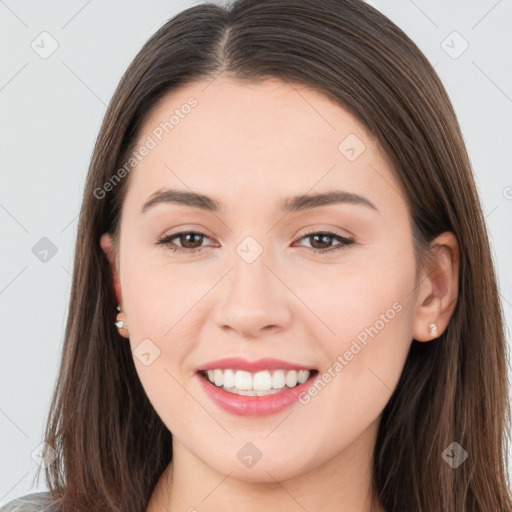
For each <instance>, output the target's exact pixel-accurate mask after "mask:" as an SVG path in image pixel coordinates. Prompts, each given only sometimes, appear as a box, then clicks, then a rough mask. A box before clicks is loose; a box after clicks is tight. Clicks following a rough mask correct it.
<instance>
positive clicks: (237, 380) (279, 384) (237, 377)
mask: <svg viewBox="0 0 512 512" xmlns="http://www.w3.org/2000/svg"><path fill="white" fill-rule="evenodd" d="M308 378H309V371H308V370H299V371H297V370H289V371H288V370H273V371H269V370H264V371H261V372H256V373H250V372H246V371H244V370H219V369H215V370H208V380H209V381H210V382H212V383H213V384H215V385H216V386H223V387H225V388H236V389H240V390H245V391H251V390H254V391H268V390H270V389H272V388H273V389H282V388H284V387H285V386H288V387H289V388H293V387H294V386H296V385H297V382H298V383H299V384H303V383H304V382H306V381H307V380H308Z"/></svg>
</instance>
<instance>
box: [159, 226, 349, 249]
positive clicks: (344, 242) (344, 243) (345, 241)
mask: <svg viewBox="0 0 512 512" xmlns="http://www.w3.org/2000/svg"><path fill="white" fill-rule="evenodd" d="M181 235H200V236H203V237H206V238H208V236H207V235H205V234H204V233H201V232H199V231H180V232H178V233H172V234H170V235H166V236H164V237H162V238H160V239H159V240H158V241H157V242H156V245H163V246H170V245H171V240H174V239H175V238H178V237H179V236H181ZM313 235H323V236H328V237H330V238H333V239H335V240H337V241H338V242H341V243H340V244H338V245H335V246H334V247H329V248H328V249H314V248H311V250H312V251H313V252H314V253H315V254H326V253H329V252H335V251H340V250H343V249H347V248H348V246H349V245H351V244H353V243H354V240H353V239H351V238H346V237H344V236H342V235H340V234H338V233H335V232H332V231H311V232H309V233H306V234H305V235H303V236H302V237H300V238H299V240H303V239H304V238H311V237H312V236H313ZM169 249H171V250H172V251H174V252H180V253H188V254H191V253H195V252H199V251H202V250H203V249H205V247H197V248H195V249H185V248H183V247H179V246H177V245H176V246H173V247H169Z"/></svg>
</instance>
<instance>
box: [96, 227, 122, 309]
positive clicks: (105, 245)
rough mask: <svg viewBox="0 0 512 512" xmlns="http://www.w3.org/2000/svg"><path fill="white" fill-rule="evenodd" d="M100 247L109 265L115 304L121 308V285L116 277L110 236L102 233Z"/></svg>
mask: <svg viewBox="0 0 512 512" xmlns="http://www.w3.org/2000/svg"><path fill="white" fill-rule="evenodd" d="M100 245H101V248H102V249H103V251H104V252H105V254H106V255H107V258H108V261H109V263H110V270H111V272H112V281H113V283H114V291H115V294H116V299H117V303H118V304H120V305H121V306H122V304H123V297H122V295H121V285H120V283H119V277H118V275H117V263H116V254H115V251H114V249H113V246H112V236H111V235H110V234H109V233H103V235H101V238H100Z"/></svg>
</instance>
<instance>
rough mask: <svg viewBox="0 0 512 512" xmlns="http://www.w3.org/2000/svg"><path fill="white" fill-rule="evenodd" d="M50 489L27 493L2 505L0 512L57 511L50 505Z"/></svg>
mask: <svg viewBox="0 0 512 512" xmlns="http://www.w3.org/2000/svg"><path fill="white" fill-rule="evenodd" d="M49 495H50V492H49V491H46V492H36V493H33V494H27V495H25V496H22V497H20V498H16V499H15V500H13V501H10V502H9V503H7V504H5V505H4V506H3V507H0V512H56V509H55V508H52V507H49V506H48V497H49Z"/></svg>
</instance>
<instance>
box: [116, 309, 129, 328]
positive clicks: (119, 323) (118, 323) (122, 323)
mask: <svg viewBox="0 0 512 512" xmlns="http://www.w3.org/2000/svg"><path fill="white" fill-rule="evenodd" d="M116 309H117V311H118V312H119V313H118V314H117V318H116V321H115V322H114V325H115V326H116V327H117V328H118V329H126V327H127V325H126V322H125V321H124V320H121V319H120V318H119V317H120V313H121V306H120V305H117V307H116Z"/></svg>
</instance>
